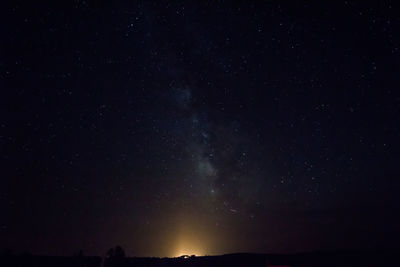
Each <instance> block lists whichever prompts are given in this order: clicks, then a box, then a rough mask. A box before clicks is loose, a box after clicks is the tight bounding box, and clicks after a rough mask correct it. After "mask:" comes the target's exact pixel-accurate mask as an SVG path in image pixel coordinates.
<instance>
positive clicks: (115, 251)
mask: <svg viewBox="0 0 400 267" xmlns="http://www.w3.org/2000/svg"><path fill="white" fill-rule="evenodd" d="M124 259H125V251H124V250H123V249H122V247H121V246H116V247H115V248H110V249H109V250H108V251H107V253H106V258H105V260H104V267H121V266H123V264H124Z"/></svg>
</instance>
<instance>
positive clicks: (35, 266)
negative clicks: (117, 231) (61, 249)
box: [0, 251, 400, 267]
mask: <svg viewBox="0 0 400 267" xmlns="http://www.w3.org/2000/svg"><path fill="white" fill-rule="evenodd" d="M397 255H400V254H399V253H397V252H395V251H379V252H376V251H375V252H349V251H344V252H316V253H302V254H291V255H277V254H250V253H238V254H227V255H221V256H201V257H195V256H182V257H179V258H140V257H123V258H115V259H109V258H106V259H102V258H101V257H96V256H91V257H86V256H74V257H58V256H33V255H29V254H25V255H12V254H8V255H2V256H1V261H0V266H4V267H56V266H58V267H101V266H104V267H142V266H143V267H145V266H146V267H161V266H162V267H164V266H168V267H179V266H197V267H200V266H201V267H203V266H204V267H206V266H207V267H214V266H229V267H235V266H237V267H239V266H243V267H247V266H280V267H283V266H285V267H286V266H293V267H294V266H304V267H306V266H371V267H372V266H385V267H391V266H400V262H399V261H398V257H397Z"/></svg>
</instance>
